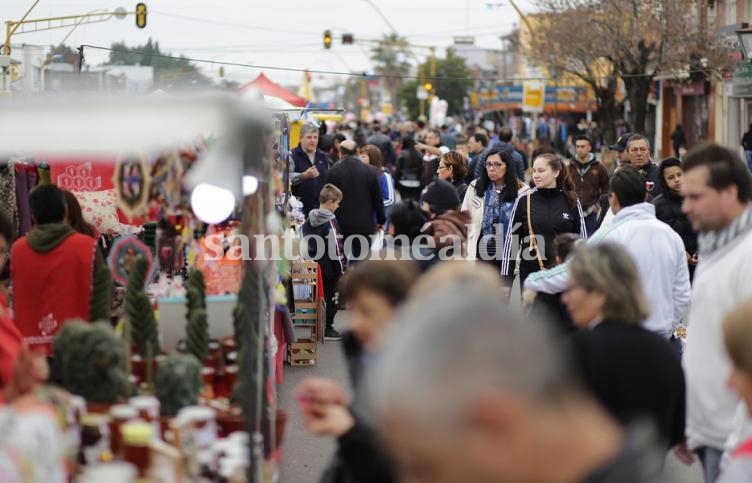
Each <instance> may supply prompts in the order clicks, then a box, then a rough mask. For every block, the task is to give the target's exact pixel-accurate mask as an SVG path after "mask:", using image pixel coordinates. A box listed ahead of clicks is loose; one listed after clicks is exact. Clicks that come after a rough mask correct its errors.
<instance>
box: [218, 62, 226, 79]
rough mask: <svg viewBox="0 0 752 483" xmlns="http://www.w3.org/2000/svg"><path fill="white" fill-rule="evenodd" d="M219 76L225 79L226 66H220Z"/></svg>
mask: <svg viewBox="0 0 752 483" xmlns="http://www.w3.org/2000/svg"><path fill="white" fill-rule="evenodd" d="M219 76H220V77H224V76H225V66H224V65H220V66H219Z"/></svg>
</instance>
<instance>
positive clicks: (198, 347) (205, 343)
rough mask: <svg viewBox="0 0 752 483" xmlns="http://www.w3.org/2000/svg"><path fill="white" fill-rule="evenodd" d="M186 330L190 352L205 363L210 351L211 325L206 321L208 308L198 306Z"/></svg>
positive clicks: (192, 313)
mask: <svg viewBox="0 0 752 483" xmlns="http://www.w3.org/2000/svg"><path fill="white" fill-rule="evenodd" d="M185 332H186V346H187V348H188V352H189V353H190V354H193V356H195V357H196V359H197V360H198V361H199V362H201V363H202V364H203V362H204V359H206V355H207V354H208V353H209V325H208V324H207V322H206V310H204V309H202V308H196V309H194V310H193V311H192V312H191V315H190V317H189V318H188V323H187V324H186V326H185Z"/></svg>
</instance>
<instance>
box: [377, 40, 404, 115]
mask: <svg viewBox="0 0 752 483" xmlns="http://www.w3.org/2000/svg"><path fill="white" fill-rule="evenodd" d="M411 56H412V53H411V52H410V48H409V44H408V42H407V39H406V38H404V37H400V36H398V35H397V34H394V33H393V34H390V35H385V36H384V37H383V38H382V39H381V40H380V41H379V42H378V44H377V45H376V46H375V47H373V48H372V49H371V60H372V61H373V64H374V70H375V71H376V73H377V74H379V75H383V76H386V77H384V78H383V82H384V84H385V86H386V88H387V90H388V91H389V95H390V96H391V98H392V104H393V105H395V106H399V105H400V89H401V87H402V77H404V76H406V75H408V74H409V73H410V58H411Z"/></svg>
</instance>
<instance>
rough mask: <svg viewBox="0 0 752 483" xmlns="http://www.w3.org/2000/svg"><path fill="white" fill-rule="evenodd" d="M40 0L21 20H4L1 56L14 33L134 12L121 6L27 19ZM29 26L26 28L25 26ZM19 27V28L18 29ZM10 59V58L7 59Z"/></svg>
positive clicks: (122, 15)
mask: <svg viewBox="0 0 752 483" xmlns="http://www.w3.org/2000/svg"><path fill="white" fill-rule="evenodd" d="M39 1H40V0H36V1H35V2H34V4H33V5H32V6H31V8H29V10H27V11H26V13H25V14H24V16H23V17H21V20H9V21H7V22H5V45H3V56H10V41H11V37H13V35H14V34H25V33H32V32H41V31H43V30H56V29H61V28H69V27H72V28H73V29H75V28H76V27H78V26H79V25H82V24H90V23H99V22H106V21H108V20H110V19H111V18H112V17H115V18H117V19H123V18H125V17H126V15H128V14H135V13H136V12H126V11H125V9H123V8H118V9H117V10H115V11H112V12H108V11H101V12H100V11H91V12H89V13H85V14H83V15H65V16H62V17H48V18H37V19H27V17H28V16H29V14H30V13H31V11H32V10H33V9H34V7H36V6H37V4H38V3H39ZM27 25H29V26H30V27H29V28H28V29H27V28H26V26H27ZM19 28H20V29H21V30H20V31H19ZM8 60H10V59H8ZM7 74H8V68H6V67H3V84H4V88H5V90H6V91H8V90H10V82H8V79H7Z"/></svg>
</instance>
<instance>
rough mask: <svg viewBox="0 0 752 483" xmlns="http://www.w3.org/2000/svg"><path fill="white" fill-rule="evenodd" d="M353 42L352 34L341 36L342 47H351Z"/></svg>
mask: <svg viewBox="0 0 752 483" xmlns="http://www.w3.org/2000/svg"><path fill="white" fill-rule="evenodd" d="M354 42H355V37H354V36H353V34H342V45H352V44H353V43H354Z"/></svg>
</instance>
